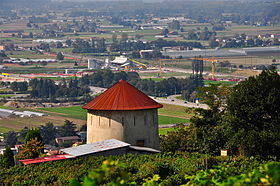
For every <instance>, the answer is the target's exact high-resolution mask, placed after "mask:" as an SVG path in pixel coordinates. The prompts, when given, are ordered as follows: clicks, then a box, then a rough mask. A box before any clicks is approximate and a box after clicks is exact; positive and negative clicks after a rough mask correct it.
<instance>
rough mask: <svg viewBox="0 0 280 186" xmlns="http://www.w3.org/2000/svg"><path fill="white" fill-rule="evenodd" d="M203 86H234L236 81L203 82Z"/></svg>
mask: <svg viewBox="0 0 280 186" xmlns="http://www.w3.org/2000/svg"><path fill="white" fill-rule="evenodd" d="M203 82H204V84H205V85H210V84H214V85H235V84H236V83H237V82H236V81H211V80H204V81H203Z"/></svg>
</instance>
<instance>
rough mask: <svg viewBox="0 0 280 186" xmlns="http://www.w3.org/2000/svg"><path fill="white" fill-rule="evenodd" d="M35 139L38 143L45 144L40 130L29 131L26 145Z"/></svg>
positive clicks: (25, 141) (25, 140)
mask: <svg viewBox="0 0 280 186" xmlns="http://www.w3.org/2000/svg"><path fill="white" fill-rule="evenodd" d="M33 139H35V140H37V141H38V142H41V143H43V138H42V136H41V134H40V131H39V130H38V129H31V130H29V131H28V132H27V134H26V137H25V139H24V143H25V144H27V142H28V141H30V140H33Z"/></svg>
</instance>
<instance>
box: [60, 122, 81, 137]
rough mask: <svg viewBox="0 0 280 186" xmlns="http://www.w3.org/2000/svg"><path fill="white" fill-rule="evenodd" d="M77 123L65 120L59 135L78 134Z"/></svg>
mask: <svg viewBox="0 0 280 186" xmlns="http://www.w3.org/2000/svg"><path fill="white" fill-rule="evenodd" d="M76 128H77V127H76V124H75V123H73V121H69V120H65V121H64V125H62V126H61V127H60V128H59V130H58V133H59V136H61V137H64V136H76V135H77V134H76Z"/></svg>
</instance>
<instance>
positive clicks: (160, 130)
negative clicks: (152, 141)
mask: <svg viewBox="0 0 280 186" xmlns="http://www.w3.org/2000/svg"><path fill="white" fill-rule="evenodd" d="M175 130H177V129H176V128H160V129H159V134H160V135H165V134H167V133H168V132H171V131H175Z"/></svg>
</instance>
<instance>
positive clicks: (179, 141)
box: [161, 71, 280, 158]
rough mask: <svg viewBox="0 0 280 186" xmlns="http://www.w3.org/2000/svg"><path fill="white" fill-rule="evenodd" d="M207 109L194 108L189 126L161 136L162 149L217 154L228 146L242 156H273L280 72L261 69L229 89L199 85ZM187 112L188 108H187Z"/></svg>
mask: <svg viewBox="0 0 280 186" xmlns="http://www.w3.org/2000/svg"><path fill="white" fill-rule="evenodd" d="M199 92H200V97H201V98H203V101H204V102H205V103H206V104H207V105H208V106H209V109H208V110H204V109H195V116H194V117H193V118H191V122H192V125H191V127H190V128H189V129H186V128H181V129H180V130H178V131H175V132H171V133H169V134H168V135H167V136H164V137H163V138H162V140H161V142H162V143H161V147H162V150H163V151H177V150H182V151H188V152H200V153H207V154H213V155H217V154H219V151H220V149H229V150H231V152H232V154H236V153H237V152H238V153H240V154H242V155H245V156H261V157H269V156H273V157H276V158H279V151H280V145H279V144H280V136H279V133H280V125H279V122H280V120H279V118H280V115H279V113H280V110H279V108H280V98H279V95H280V76H279V75H278V74H277V72H274V71H263V72H262V73H261V74H260V75H259V76H257V77H250V78H249V79H247V80H246V81H244V82H241V83H239V84H238V85H236V86H235V87H233V88H232V89H230V88H228V87H219V86H217V85H211V86H210V87H203V88H200V91H199ZM187 112H189V111H187Z"/></svg>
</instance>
